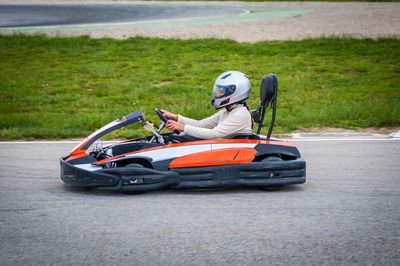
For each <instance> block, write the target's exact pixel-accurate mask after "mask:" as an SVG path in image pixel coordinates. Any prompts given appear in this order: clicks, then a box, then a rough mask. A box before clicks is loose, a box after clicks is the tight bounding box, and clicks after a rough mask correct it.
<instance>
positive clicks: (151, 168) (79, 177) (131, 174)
mask: <svg viewBox="0 0 400 266" xmlns="http://www.w3.org/2000/svg"><path fill="white" fill-rule="evenodd" d="M277 89H278V80H277V77H276V75H274V74H270V75H267V76H265V77H264V78H263V80H262V82H261V87H260V96H261V103H260V105H259V106H258V107H257V109H255V110H253V111H252V118H253V120H254V122H255V123H257V124H258V130H257V133H256V134H254V133H250V134H235V135H233V136H231V137H230V138H229V139H212V140H204V139H199V138H195V137H192V136H189V135H185V134H181V133H180V132H168V133H161V130H162V129H163V128H164V127H165V124H166V122H167V120H168V119H167V118H166V117H165V116H164V115H163V113H162V112H161V111H160V110H159V109H155V112H156V114H157V115H158V116H159V118H160V119H161V125H160V126H159V127H158V129H157V128H155V127H154V126H152V125H151V124H150V123H149V122H148V121H146V120H145V118H144V115H143V112H142V111H137V112H134V113H131V114H129V115H126V116H124V117H122V118H120V119H117V120H115V121H113V122H111V123H109V124H108V125H106V126H104V127H102V128H101V129H99V130H97V131H96V132H94V133H93V134H91V135H90V136H89V137H87V138H86V139H85V140H83V141H82V142H81V143H80V144H78V146H76V147H75V148H74V149H73V150H72V151H71V152H70V154H69V155H67V156H65V157H62V158H61V160H60V163H61V179H62V180H63V181H64V183H65V184H66V185H67V186H70V187H88V188H96V189H101V190H121V191H133V192H141V191H151V190H157V189H163V188H176V189H186V188H220V187H239V186H258V187H262V188H270V187H276V186H281V185H287V184H300V183H304V182H305V181H306V171H305V161H304V160H303V159H302V158H301V156H300V153H299V151H298V150H297V148H296V147H295V146H294V145H293V144H291V143H290V142H287V141H282V140H278V139H273V138H271V132H272V128H273V125H274V122H275V116H276V103H277ZM270 103H271V105H270V106H271V108H272V119H271V123H270V127H269V130H268V134H267V135H266V136H265V135H261V134H260V131H261V128H262V127H263V121H264V117H265V112H266V109H267V107H268V105H269V104H270ZM132 123H142V124H143V125H144V126H145V127H147V128H148V129H149V130H150V131H151V132H152V133H153V135H151V136H146V137H141V138H135V139H131V140H126V141H122V142H119V143H115V144H110V145H107V146H103V145H102V144H101V143H98V144H97V146H96V147H95V148H90V147H91V146H92V145H93V144H94V143H95V141H96V140H98V139H99V138H101V137H102V136H104V135H105V134H108V133H110V132H112V131H114V130H116V129H119V128H122V127H125V126H127V125H130V124H132Z"/></svg>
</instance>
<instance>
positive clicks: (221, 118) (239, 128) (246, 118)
mask: <svg viewBox="0 0 400 266" xmlns="http://www.w3.org/2000/svg"><path fill="white" fill-rule="evenodd" d="M250 90H251V85H250V81H249V78H248V77H247V76H246V75H245V74H243V73H241V72H239V71H228V72H224V73H222V74H221V75H220V76H219V77H218V78H217V80H216V81H215V84H214V88H213V93H212V100H211V103H212V105H213V107H214V108H215V110H218V109H220V108H222V107H225V108H224V109H222V110H220V111H219V112H217V113H215V114H214V115H212V116H210V117H208V118H205V119H202V120H194V119H191V118H187V117H184V116H182V115H178V114H173V113H170V112H168V111H165V110H162V112H163V114H164V116H165V117H166V118H168V119H169V120H168V122H167V124H166V127H167V128H168V129H169V130H179V131H182V132H184V133H185V134H188V135H191V136H194V137H197V138H202V139H219V138H229V137H230V136H232V135H234V134H236V133H251V129H252V121H251V114H250V111H249V108H248V107H247V105H246V100H247V98H249V95H250Z"/></svg>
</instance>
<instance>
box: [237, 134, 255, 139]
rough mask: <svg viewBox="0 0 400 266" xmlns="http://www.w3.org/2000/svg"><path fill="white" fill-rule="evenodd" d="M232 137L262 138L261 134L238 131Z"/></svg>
mask: <svg viewBox="0 0 400 266" xmlns="http://www.w3.org/2000/svg"><path fill="white" fill-rule="evenodd" d="M230 139H260V136H259V135H257V134H254V133H236V134H233V135H232V136H231V137H230Z"/></svg>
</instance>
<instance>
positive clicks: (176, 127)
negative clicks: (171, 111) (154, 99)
mask: <svg viewBox="0 0 400 266" xmlns="http://www.w3.org/2000/svg"><path fill="white" fill-rule="evenodd" d="M166 127H167V128H168V129H169V130H171V131H174V130H179V131H185V125H184V124H181V123H178V122H176V121H173V120H168V121H167V124H166Z"/></svg>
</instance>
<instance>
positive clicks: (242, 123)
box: [178, 104, 251, 139]
mask: <svg viewBox="0 0 400 266" xmlns="http://www.w3.org/2000/svg"><path fill="white" fill-rule="evenodd" d="M178 122H179V123H182V124H184V125H185V129H184V132H185V133H186V134H188V135H191V136H194V137H198V138H202V139H219V138H229V137H230V136H232V135H233V134H235V133H251V115H250V112H249V110H247V108H246V106H244V105H243V104H234V105H233V106H232V109H231V110H230V111H229V112H228V110H226V109H225V108H224V109H222V110H221V111H219V112H217V113H216V114H214V115H212V116H210V117H208V118H205V119H203V120H200V121H199V120H194V119H191V118H187V117H184V116H181V115H178Z"/></svg>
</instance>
